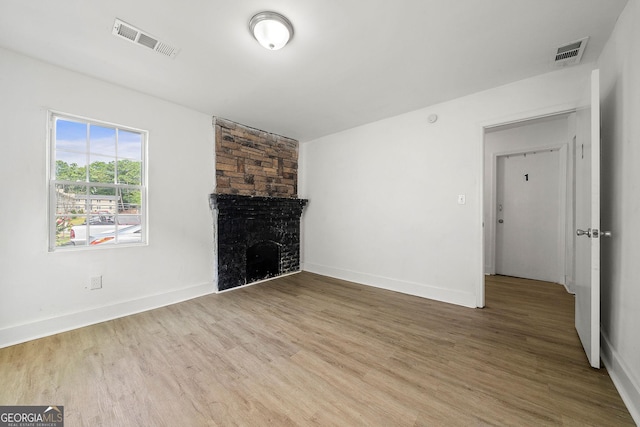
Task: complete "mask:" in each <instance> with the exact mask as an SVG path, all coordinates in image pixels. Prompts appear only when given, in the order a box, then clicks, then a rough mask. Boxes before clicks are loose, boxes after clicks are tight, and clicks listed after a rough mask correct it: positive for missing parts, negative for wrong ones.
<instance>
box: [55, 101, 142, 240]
mask: <svg viewBox="0 0 640 427" xmlns="http://www.w3.org/2000/svg"><path fill="white" fill-rule="evenodd" d="M49 117H50V123H49V125H50V152H49V154H50V156H49V157H50V165H49V170H50V174H49V198H50V200H49V214H50V217H49V250H50V251H55V250H60V249H69V248H96V247H109V246H113V245H124V244H126V245H136V244H138V245H139V244H144V243H146V221H145V215H146V203H145V199H146V187H145V168H146V158H145V157H146V156H145V153H146V142H147V132H146V131H143V130H139V129H133V128H129V127H125V126H119V125H114V124H110V123H104V122H100V121H97V120H90V119H85V118H80V117H76V116H71V115H66V114H60V113H55V112H50V114H49Z"/></svg>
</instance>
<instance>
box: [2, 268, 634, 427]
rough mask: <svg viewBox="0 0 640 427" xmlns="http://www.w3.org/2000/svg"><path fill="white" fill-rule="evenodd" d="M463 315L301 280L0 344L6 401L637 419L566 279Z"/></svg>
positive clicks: (106, 421) (101, 422)
mask: <svg viewBox="0 0 640 427" xmlns="http://www.w3.org/2000/svg"><path fill="white" fill-rule="evenodd" d="M486 299H487V307H486V308H485V309H482V310H480V309H468V308H463V307H457V306H454V305H450V304H445V303H439V302H434V301H430V300H426V299H422V298H417V297H411V296H407V295H403V294H399V293H394V292H389V291H384V290H381V289H376V288H371V287H366V286H361V285H356V284H352V283H348V282H344V281H340V280H336V279H330V278H326V277H323V276H318V275H314V274H310V273H301V274H297V275H294V276H289V277H285V278H281V279H277V280H274V281H271V282H267V283H263V284H259V285H255V286H251V287H247V288H244V289H240V290H237V291H233V292H228V293H224V294H220V295H210V296H206V297H201V298H197V299H194V300H191V301H187V302H184V303H180V304H175V305H172V306H169V307H165V308H161V309H157V310H153V311H149V312H145V313H141V314H137V315H134V316H129V317H125V318H122V319H117V320H113V321H109V322H105V323H101V324H98V325H94V326H90V327H86V328H82V329H78V330H74V331H71V332H66V333H62V334H58V335H55V336H52V337H48V338H43V339H39V340H35V341H31V342H28V343H25V344H20V345H16V346H12V347H8V348H5V349H1V350H0V405H13V404H20V405H50V404H57V405H64V410H65V426H67V427H73V426H209V425H211V426H214V425H218V426H232V425H243V426H263V425H277V426H280V425H332V426H358V425H363V426H438V425H444V426H456V425H460V426H470V425H510V426H543V425H566V426H584V425H594V426H624V425H634V424H633V420H632V419H631V417H630V415H629V413H628V411H627V410H626V408H625V406H624V404H623V403H622V401H621V399H620V397H619V395H618V393H617V391H616V389H615V388H614V386H613V384H612V382H611V379H610V378H609V376H608V374H607V372H606V370H605V369H601V370H593V369H591V368H590V367H589V365H588V362H587V359H586V356H585V355H584V353H583V351H582V348H581V346H580V343H579V341H578V337H577V335H576V332H575V329H574V327H573V297H572V296H571V295H569V294H567V293H566V292H565V290H564V288H563V287H562V286H560V285H553V284H549V283H545V282H536V281H531V280H523V279H513V278H507V277H492V278H488V279H487V285H486Z"/></svg>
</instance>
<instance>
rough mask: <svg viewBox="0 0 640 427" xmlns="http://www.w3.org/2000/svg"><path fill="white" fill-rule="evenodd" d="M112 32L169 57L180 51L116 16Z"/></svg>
mask: <svg viewBox="0 0 640 427" xmlns="http://www.w3.org/2000/svg"><path fill="white" fill-rule="evenodd" d="M112 34H113V35H114V36H117V37H121V38H123V39H125V40H128V41H130V42H131V43H135V44H137V45H140V46H144V47H147V48H149V49H153V50H154V51H156V52H158V53H160V54H162V55H165V56H168V57H170V58H174V57H175V56H176V55H177V54H178V52H179V51H180V49H177V48H175V47H173V46H171V45H169V44H167V43H165V42H163V41H160V40H158V38H157V37H154V36H152V35H150V34H149V33H146V32H144V31H142V30H140V29H138V28H136V27H134V26H133V25H129V24H127V23H126V22H124V21H121V20H120V19H118V18H116V22H115V23H114V24H113V31H112Z"/></svg>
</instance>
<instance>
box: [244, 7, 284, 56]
mask: <svg viewBox="0 0 640 427" xmlns="http://www.w3.org/2000/svg"><path fill="white" fill-rule="evenodd" d="M249 31H251V34H253V37H255V39H256V40H258V43H260V44H261V45H262V46H263V47H265V48H266V49H269V50H278V49H282V48H283V47H284V46H285V45H286V44H287V43H288V42H289V40H290V39H291V37H293V26H292V25H291V22H290V21H289V20H288V19H287V18H285V17H284V16H282V15H280V14H279V13H276V12H260V13H258V14H256V15H254V17H253V18H251V20H250V21H249Z"/></svg>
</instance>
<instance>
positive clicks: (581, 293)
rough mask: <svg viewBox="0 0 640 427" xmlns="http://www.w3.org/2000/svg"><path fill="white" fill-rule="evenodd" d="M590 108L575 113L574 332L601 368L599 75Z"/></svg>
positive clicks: (592, 361) (594, 78) (593, 76)
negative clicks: (575, 331)
mask: <svg viewBox="0 0 640 427" xmlns="http://www.w3.org/2000/svg"><path fill="white" fill-rule="evenodd" d="M585 101H586V100H585ZM587 104H588V105H589V106H588V107H586V108H581V109H579V110H578V111H577V112H576V149H575V153H576V222H575V224H576V227H578V229H577V230H576V234H577V237H576V311H575V317H576V330H577V331H578V335H579V336H580V341H582V346H583V347H584V351H585V352H586V353H587V358H588V359H589V363H590V364H591V366H593V367H594V368H600V73H599V70H594V71H593V72H592V74H591V85H590V94H589V96H588V102H587Z"/></svg>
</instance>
